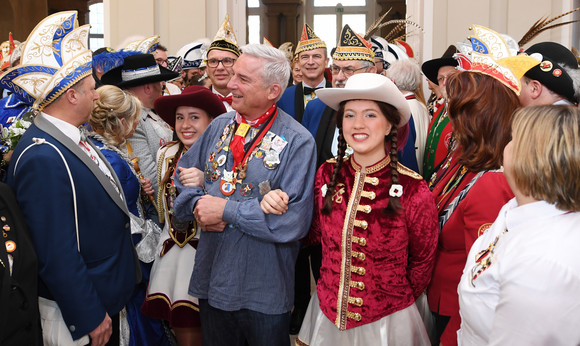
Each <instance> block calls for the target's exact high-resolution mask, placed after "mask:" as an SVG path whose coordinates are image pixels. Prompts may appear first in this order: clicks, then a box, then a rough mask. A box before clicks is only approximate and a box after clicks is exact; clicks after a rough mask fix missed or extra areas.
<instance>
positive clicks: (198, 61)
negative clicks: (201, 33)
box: [177, 42, 207, 70]
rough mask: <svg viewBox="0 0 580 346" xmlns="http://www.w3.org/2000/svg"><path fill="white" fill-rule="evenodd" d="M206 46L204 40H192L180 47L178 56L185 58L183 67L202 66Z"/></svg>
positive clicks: (185, 68)
mask: <svg viewBox="0 0 580 346" xmlns="http://www.w3.org/2000/svg"><path fill="white" fill-rule="evenodd" d="M206 47H207V45H206V44H204V43H203V42H191V43H188V44H186V45H185V46H183V47H181V48H179V50H178V51H177V56H178V57H181V58H182V59H183V66H182V69H184V70H187V69H191V68H200V67H202V63H203V56H204V54H205V49H206Z"/></svg>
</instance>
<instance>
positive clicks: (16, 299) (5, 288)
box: [0, 183, 42, 346]
mask: <svg viewBox="0 0 580 346" xmlns="http://www.w3.org/2000/svg"><path fill="white" fill-rule="evenodd" d="M0 216H1V217H2V219H3V220H4V219H5V220H6V221H0V225H1V227H2V228H4V227H7V228H6V229H7V230H4V233H5V234H6V237H2V238H0V239H2V242H0V260H1V261H2V263H1V265H0V345H5V346H9V345H14V346H20V345H42V333H41V331H40V317H39V314H38V297H37V296H38V288H37V287H38V280H37V278H38V276H37V261H36V253H35V252H34V247H33V246H32V240H30V233H29V231H28V227H27V226H26V223H25V222H24V216H23V215H22V212H21V211H20V208H18V204H17V203H16V199H15V198H14V194H13V193H12V190H11V189H10V187H9V186H8V185H6V184H4V183H0ZM6 241H11V242H14V244H16V247H15V249H14V251H12V252H10V255H12V258H13V260H14V262H13V266H12V275H10V268H9V266H10V264H9V261H8V252H7V250H6V246H5V242H6Z"/></svg>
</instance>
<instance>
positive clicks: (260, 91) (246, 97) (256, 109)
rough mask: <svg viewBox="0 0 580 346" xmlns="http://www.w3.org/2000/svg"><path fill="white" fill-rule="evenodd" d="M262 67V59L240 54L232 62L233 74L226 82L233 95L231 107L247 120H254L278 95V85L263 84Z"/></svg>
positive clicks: (279, 89)
mask: <svg viewBox="0 0 580 346" xmlns="http://www.w3.org/2000/svg"><path fill="white" fill-rule="evenodd" d="M263 68H264V61H263V59H261V58H258V57H255V56H253V55H249V54H242V55H241V56H240V58H239V59H238V60H237V61H236V63H235V64H234V76H233V77H232V79H231V80H230V82H229V83H228V88H229V89H230V91H231V93H232V95H233V100H232V108H233V109H235V110H236V111H238V112H239V113H240V114H242V115H243V116H245V117H246V119H247V120H255V119H257V118H258V117H260V116H261V115H262V114H264V112H266V111H267V110H268V108H270V107H271V106H272V105H273V104H274V102H275V100H276V99H277V97H278V95H280V91H281V88H280V85H278V84H272V85H268V86H264V79H263V78H262V69H263Z"/></svg>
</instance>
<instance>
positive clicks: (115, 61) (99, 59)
mask: <svg viewBox="0 0 580 346" xmlns="http://www.w3.org/2000/svg"><path fill="white" fill-rule="evenodd" d="M135 54H140V52H137V51H133V50H124V49H123V50H120V51H117V50H115V49H114V48H111V47H103V48H99V49H97V50H96V51H94V52H93V68H94V69H96V70H101V71H102V73H107V72H109V71H110V70H112V69H114V68H115V67H117V66H120V65H123V61H124V60H125V58H126V57H128V56H131V55H135Z"/></svg>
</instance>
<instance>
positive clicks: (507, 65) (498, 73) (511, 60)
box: [454, 25, 540, 95]
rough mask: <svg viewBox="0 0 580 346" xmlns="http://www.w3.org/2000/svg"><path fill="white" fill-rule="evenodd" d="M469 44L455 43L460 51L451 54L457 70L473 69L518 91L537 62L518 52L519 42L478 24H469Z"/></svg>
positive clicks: (518, 92) (517, 93)
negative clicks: (455, 61) (525, 74)
mask: <svg viewBox="0 0 580 346" xmlns="http://www.w3.org/2000/svg"><path fill="white" fill-rule="evenodd" d="M469 29H470V30H472V31H473V35H472V36H470V37H468V40H469V41H470V43H458V44H457V47H458V48H459V51H460V53H457V54H455V55H454V58H456V59H457V61H458V67H457V69H458V70H461V71H472V72H477V73H482V74H485V75H488V76H491V77H493V78H495V79H497V80H498V81H500V82H501V83H502V84H503V85H505V86H506V87H508V88H509V89H511V90H512V91H513V92H515V93H516V95H519V94H520V90H521V85H520V79H521V78H522V76H523V75H524V73H526V71H528V70H529V69H530V68H532V67H533V66H536V65H538V64H539V63H540V61H538V60H537V59H535V58H533V57H530V56H527V55H517V53H518V49H519V47H518V44H517V43H516V41H515V40H514V39H513V38H511V37H509V36H507V35H501V34H498V33H497V32H495V31H493V30H491V29H489V28H486V27H484V26H480V25H472V26H471V27H470V28H469Z"/></svg>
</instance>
